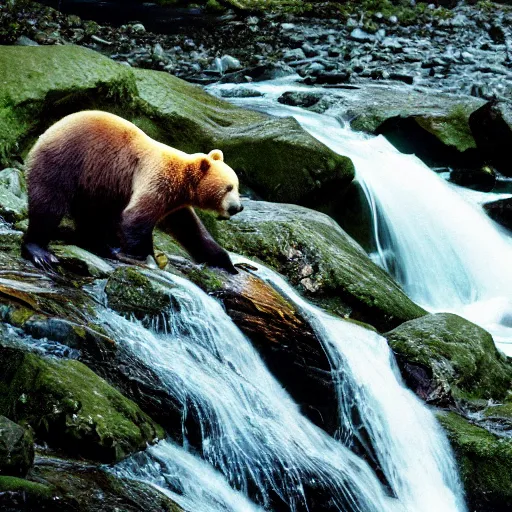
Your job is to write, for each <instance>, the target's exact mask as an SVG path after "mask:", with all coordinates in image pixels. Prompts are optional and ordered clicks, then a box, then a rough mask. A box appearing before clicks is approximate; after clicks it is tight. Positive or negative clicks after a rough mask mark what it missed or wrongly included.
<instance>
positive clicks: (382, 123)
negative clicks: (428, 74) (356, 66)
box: [312, 84, 485, 167]
mask: <svg viewBox="0 0 512 512" xmlns="http://www.w3.org/2000/svg"><path fill="white" fill-rule="evenodd" d="M484 103H485V101H484V100H481V99H479V98H475V97H473V96H464V95H456V94H449V93H445V92H441V91H434V90H421V91H420V90H417V89H414V88H411V87H406V86H400V85H373V84H371V85H362V86H361V87H360V88H359V89H357V90H355V91H354V90H351V91H343V90H340V91H335V92H330V93H329V94H328V95H324V97H323V98H322V100H321V101H320V102H319V103H317V104H315V105H314V106H313V107H312V110H315V111H320V112H325V111H329V113H330V114H333V115H342V116H345V117H348V118H349V119H350V120H351V121H350V125H351V127H352V128H353V129H354V130H358V131H364V132H368V133H373V134H383V135H384V136H385V137H386V138H388V139H389V140H390V141H391V142H392V143H393V144H394V145H395V146H396V147H397V148H398V149H399V150H401V151H402V152H404V153H414V154H416V155H417V156H419V157H420V158H422V159H423V160H424V161H426V162H427V163H429V164H432V165H443V164H448V163H449V164H452V165H454V166H457V167H466V166H469V167H473V166H475V165H476V164H477V163H481V161H483V160H482V158H480V159H479V161H478V162H476V161H475V155H477V156H480V157H481V155H479V152H478V151H477V143H476V141H475V137H474V135H473V132H472V129H471V126H470V123H469V119H470V116H471V114H472V113H473V112H475V111H476V110H477V109H478V108H479V107H481V106H482V105H483V104H484Z"/></svg>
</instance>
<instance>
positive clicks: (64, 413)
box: [0, 347, 164, 462]
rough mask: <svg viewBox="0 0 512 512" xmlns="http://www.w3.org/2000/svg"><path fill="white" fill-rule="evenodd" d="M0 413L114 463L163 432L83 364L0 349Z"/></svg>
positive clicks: (52, 440) (45, 437)
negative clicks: (0, 393)
mask: <svg viewBox="0 0 512 512" xmlns="http://www.w3.org/2000/svg"><path fill="white" fill-rule="evenodd" d="M0 365H1V366H2V368H3V369H4V370H6V371H4V373H3V374H2V375H0V382H1V384H0V391H1V392H2V396H1V398H0V414H4V415H5V416H7V417H9V418H11V419H13V420H14V421H16V422H18V423H21V424H26V425H30V426H31V428H32V429H33V430H34V431H35V432H36V435H37V437H38V439H39V440H41V441H46V442H48V443H49V444H51V445H52V446H55V447H58V448H61V449H63V450H65V451H67V452H68V453H70V454H73V455H80V456H83V457H86V458H89V459H95V460H100V461H102V462H115V461H118V460H121V459H123V458H124V457H126V456H127V455H128V454H130V453H131V452H134V451H137V450H142V449H144V447H145V446H146V444H147V443H149V442H152V441H154V440H155V439H156V438H162V437H163V436H164V432H163V430H162V429H161V427H159V426H158V425H157V424H155V423H154V422H153V421H152V420H151V419H150V418H149V417H148V416H147V415H146V414H145V413H143V412H142V411H141V410H140V409H139V407H138V406H137V405H136V404H135V403H133V402H132V401H131V400H129V399H127V398H125V397H124V396H123V395H121V393H119V391H117V390H116V389H114V388H112V387H111V386H110V385H109V384H108V383H107V382H106V381H104V380H103V379H101V378H100V377H98V376H97V375H96V374H95V373H94V372H93V371H91V370H90V369H89V368H87V367H86V366H85V365H83V364H82V363H80V362H78V361H74V360H53V359H43V358H41V357H38V356H36V355H35V354H31V353H22V352H21V351H19V350H16V349H7V348H5V347H3V348H0Z"/></svg>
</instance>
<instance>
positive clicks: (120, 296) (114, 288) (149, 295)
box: [105, 266, 171, 318]
mask: <svg viewBox="0 0 512 512" xmlns="http://www.w3.org/2000/svg"><path fill="white" fill-rule="evenodd" d="M105 293H106V294H107V297H108V304H109V307H111V308H112V309H115V310H116V311H119V312H120V313H124V314H127V315H132V314H133V315H135V316H137V317H138V318H144V317H145V316H147V315H149V316H158V315H159V314H160V313H162V312H165V311H167V310H168V309H169V307H170V306H171V298H170V296H169V293H168V288H166V287H162V286H158V283H156V282H154V281H153V280H151V279H150V278H149V277H148V276H146V275H145V274H144V271H143V270H138V269H135V268H133V267H130V266H125V267H120V268H118V269H116V270H115V271H114V273H113V274H112V275H111V276H110V278H109V280H108V281H107V286H106V288H105Z"/></svg>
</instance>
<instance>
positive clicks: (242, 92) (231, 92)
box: [220, 88, 263, 98]
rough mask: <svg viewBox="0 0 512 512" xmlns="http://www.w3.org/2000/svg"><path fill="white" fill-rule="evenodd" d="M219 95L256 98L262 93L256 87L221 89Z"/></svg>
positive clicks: (223, 96)
mask: <svg viewBox="0 0 512 512" xmlns="http://www.w3.org/2000/svg"><path fill="white" fill-rule="evenodd" d="M220 96H221V97H222V98H257V97H259V96H263V94H262V93H261V92H260V91H258V90H256V89H247V88H244V89H240V88H236V89H221V90H220Z"/></svg>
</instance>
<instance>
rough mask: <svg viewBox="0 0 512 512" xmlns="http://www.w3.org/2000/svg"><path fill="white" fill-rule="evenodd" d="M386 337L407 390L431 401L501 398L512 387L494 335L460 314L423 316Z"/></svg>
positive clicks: (511, 367) (511, 377)
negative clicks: (409, 389)
mask: <svg viewBox="0 0 512 512" xmlns="http://www.w3.org/2000/svg"><path fill="white" fill-rule="evenodd" d="M385 336H386V338H387V339H388V342H389V345H390V346H391V348H392V349H393V351H394V352H395V354H396V356H397V359H398V363H399V366H400V368H401V370H402V374H403V375H404V378H405V380H406V382H407V384H408V386H409V387H410V388H411V389H412V390H414V391H415V392H416V394H418V395H419V396H420V397H421V398H422V399H423V400H426V401H427V402H431V403H435V404H437V405H449V404H450V403H454V402H457V403H458V402H460V400H473V399H477V398H479V399H485V400H490V399H495V400H500V399H503V398H504V397H505V396H506V395H507V393H508V390H509V389H510V386H511V384H512V365H511V364H510V363H508V362H507V360H506V358H505V357H504V356H502V355H501V354H500V352H498V350H497V349H496V347H495V345H494V341H493V339H492V336H491V335H490V334H489V333H488V332H487V331H485V330H484V329H482V328H481V327H478V326H477V325H475V324H473V323H471V322H469V321H467V320H464V319H463V318H461V317H459V316H457V315H453V314H449V313H438V314H434V315H427V316H423V317H421V318H417V319H415V320H411V321H409V322H405V323H403V324H402V325H400V326H398V327H397V328H395V329H394V330H393V331H391V332H389V333H387V334H386V335H385Z"/></svg>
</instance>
